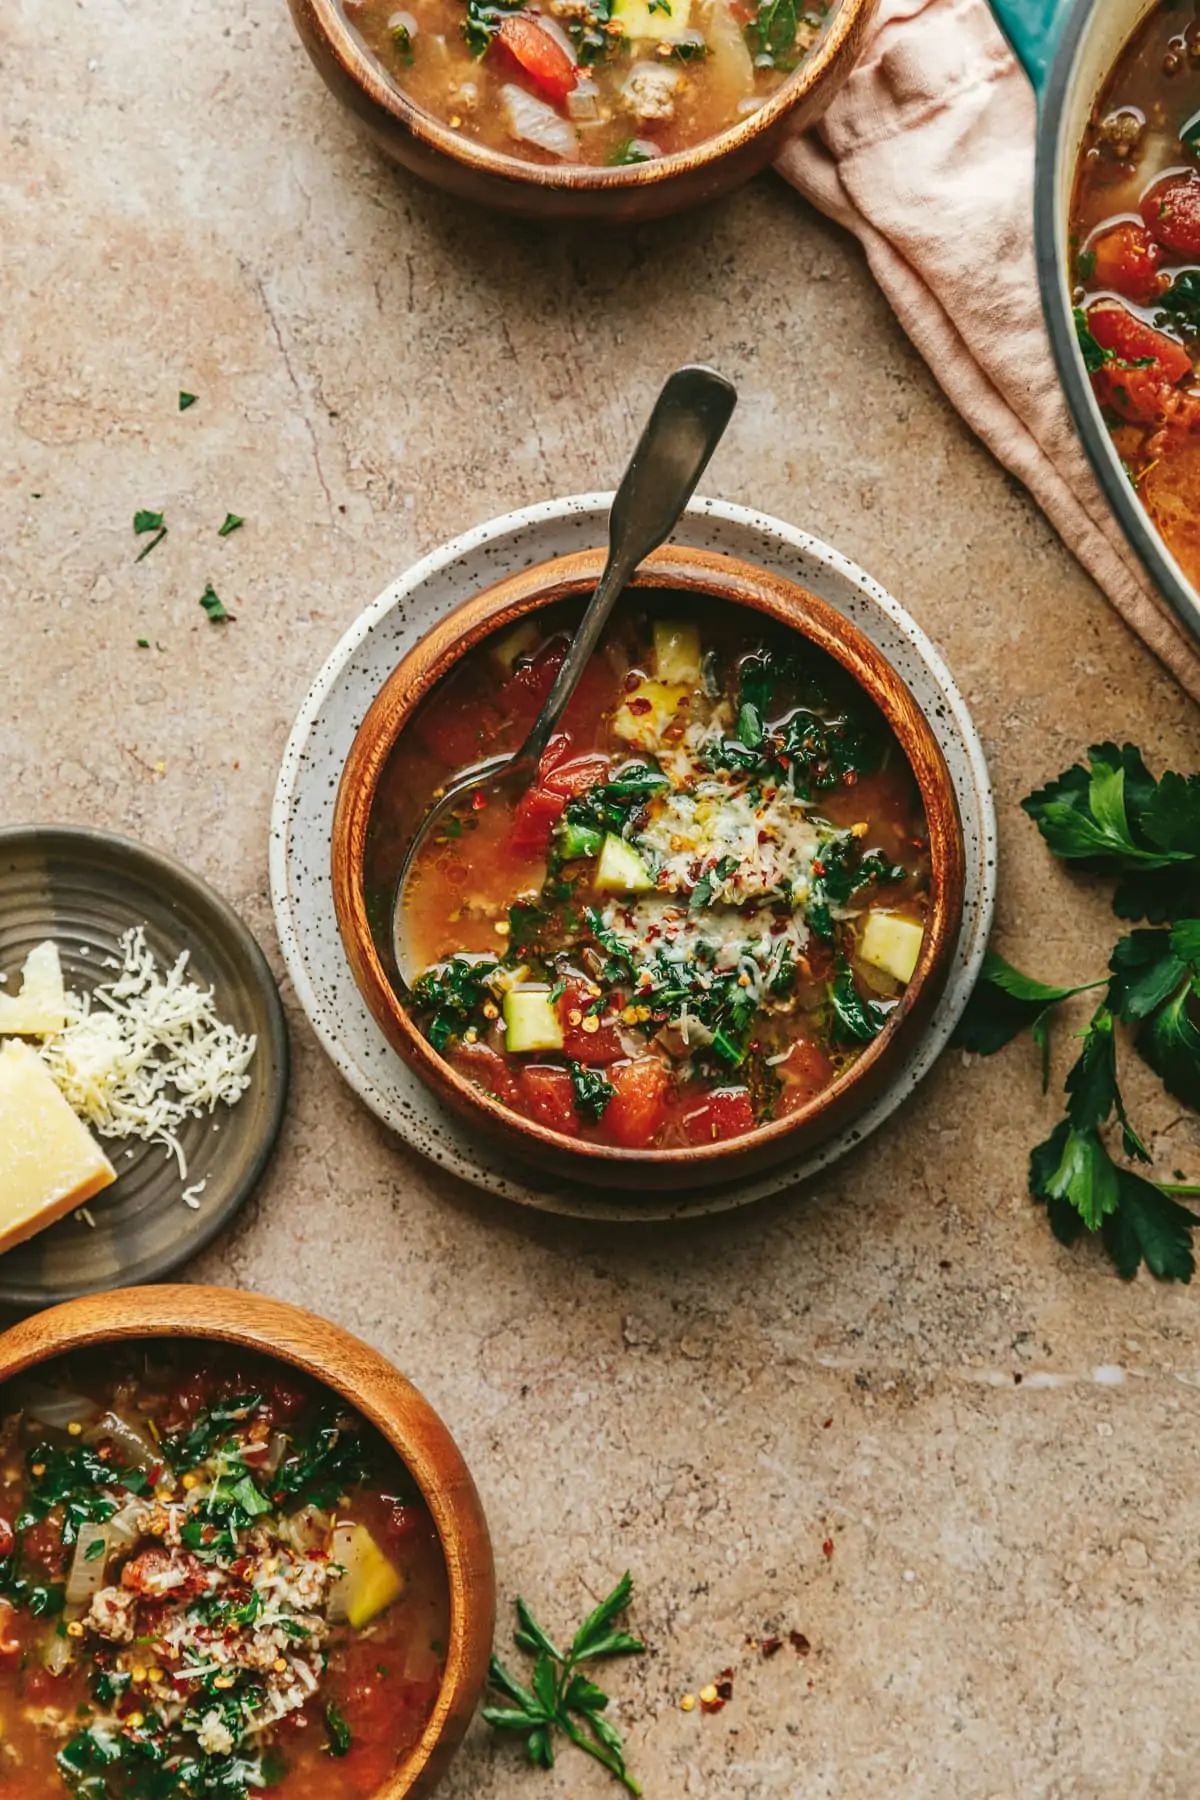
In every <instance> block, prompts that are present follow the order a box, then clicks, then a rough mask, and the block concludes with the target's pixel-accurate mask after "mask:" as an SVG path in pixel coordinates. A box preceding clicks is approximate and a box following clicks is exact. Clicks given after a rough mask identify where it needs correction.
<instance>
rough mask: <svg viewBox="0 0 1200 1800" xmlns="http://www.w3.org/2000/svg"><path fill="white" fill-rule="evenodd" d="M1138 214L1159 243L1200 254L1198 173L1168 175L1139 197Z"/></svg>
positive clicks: (1193, 254) (1170, 248) (1190, 253)
mask: <svg viewBox="0 0 1200 1800" xmlns="http://www.w3.org/2000/svg"><path fill="white" fill-rule="evenodd" d="M1141 211H1142V217H1143V219H1145V221H1146V224H1147V226H1148V228H1149V230H1150V231H1151V233H1152V234H1153V236H1154V237H1155V239H1156V240H1157V241H1158V243H1160V244H1164V245H1165V246H1166V248H1167V249H1168V250H1176V251H1178V252H1179V253H1180V254H1181V255H1183V256H1200V175H1197V174H1195V173H1190V174H1187V175H1171V176H1168V178H1167V180H1166V181H1161V182H1159V183H1158V184H1157V185H1156V186H1155V187H1153V188H1151V190H1150V192H1149V193H1148V194H1146V195H1145V196H1144V197H1143V200H1142V207H1141Z"/></svg>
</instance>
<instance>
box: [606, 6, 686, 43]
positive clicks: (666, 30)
mask: <svg viewBox="0 0 1200 1800" xmlns="http://www.w3.org/2000/svg"><path fill="white" fill-rule="evenodd" d="M691 13H692V0H613V9H612V16H613V18H614V20H616V21H617V22H618V23H619V24H620V26H621V27H622V30H623V33H624V35H625V36H626V37H627V38H635V39H636V38H649V39H650V40H651V41H652V42H654V43H656V44H674V43H678V41H679V39H680V38H683V37H686V36H687V35H688V25H689V22H690V20H691Z"/></svg>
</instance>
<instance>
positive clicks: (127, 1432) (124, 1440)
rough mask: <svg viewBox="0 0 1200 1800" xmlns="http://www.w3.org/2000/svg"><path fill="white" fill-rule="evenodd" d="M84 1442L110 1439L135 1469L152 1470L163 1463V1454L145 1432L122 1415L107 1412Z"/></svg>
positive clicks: (92, 1427) (87, 1432) (91, 1442)
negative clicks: (157, 1464)
mask: <svg viewBox="0 0 1200 1800" xmlns="http://www.w3.org/2000/svg"><path fill="white" fill-rule="evenodd" d="M83 1437H84V1442H85V1443H88V1444H98V1443H100V1441H101V1440H102V1439H104V1438H108V1439H110V1440H111V1441H112V1442H113V1443H114V1444H116V1445H117V1447H118V1449H119V1450H121V1451H122V1453H123V1454H124V1457H125V1461H126V1463H127V1464H132V1465H133V1467H134V1468H135V1469H150V1468H153V1467H154V1465H155V1464H156V1463H161V1461H162V1452H161V1450H159V1449H158V1448H157V1447H156V1445H155V1444H154V1442H153V1441H152V1439H151V1438H149V1437H148V1436H147V1435H146V1433H145V1432H144V1431H139V1430H138V1428H137V1426H136V1425H131V1424H130V1422H129V1420H128V1419H123V1418H122V1417H121V1415H120V1413H115V1412H106V1413H105V1414H104V1416H103V1418H100V1419H97V1420H96V1422H95V1424H94V1425H91V1426H89V1428H88V1429H87V1431H85V1432H84V1434H83Z"/></svg>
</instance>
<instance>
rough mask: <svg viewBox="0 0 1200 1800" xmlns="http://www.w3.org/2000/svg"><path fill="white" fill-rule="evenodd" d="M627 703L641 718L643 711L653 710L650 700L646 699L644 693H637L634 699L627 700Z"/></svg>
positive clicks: (631, 710)
mask: <svg viewBox="0 0 1200 1800" xmlns="http://www.w3.org/2000/svg"><path fill="white" fill-rule="evenodd" d="M625 704H626V705H627V706H628V708H629V710H630V712H631V713H634V714H635V715H636V716H637V717H638V718H641V716H642V714H643V713H648V712H649V711H650V710H651V705H650V702H649V700H647V699H646V696H645V695H644V694H638V695H636V696H635V698H634V699H632V700H627V701H626V702H625Z"/></svg>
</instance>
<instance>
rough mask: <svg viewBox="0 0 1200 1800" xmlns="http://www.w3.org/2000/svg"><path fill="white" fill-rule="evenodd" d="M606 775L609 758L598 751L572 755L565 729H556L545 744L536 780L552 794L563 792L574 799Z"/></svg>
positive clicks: (568, 797) (570, 798)
mask: <svg viewBox="0 0 1200 1800" xmlns="http://www.w3.org/2000/svg"><path fill="white" fill-rule="evenodd" d="M607 775H608V758H607V756H602V755H600V753H599V752H598V751H597V752H595V753H594V754H592V755H590V756H572V755H571V740H570V738H569V737H568V736H567V734H566V732H557V733H556V734H555V736H554V737H552V738H551V739H550V742H549V743H548V744H547V746H546V749H545V752H544V754H543V756H542V761H541V766H540V767H539V769H538V781H539V783H540V784H541V786H542V787H544V788H549V790H550V792H551V793H552V794H563V795H565V797H566V798H567V799H568V800H573V799H574V798H575V796H576V794H586V793H587V790H588V789H589V788H593V787H595V786H596V784H597V782H601V781H603V780H604V779H605V778H606V776H607Z"/></svg>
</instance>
